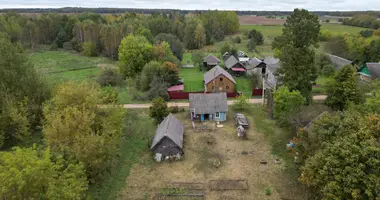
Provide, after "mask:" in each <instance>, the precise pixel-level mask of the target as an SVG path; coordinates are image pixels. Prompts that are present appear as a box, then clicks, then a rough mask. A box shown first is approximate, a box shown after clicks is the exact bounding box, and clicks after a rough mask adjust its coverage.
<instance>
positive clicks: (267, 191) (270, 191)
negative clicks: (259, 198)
mask: <svg viewBox="0 0 380 200" xmlns="http://www.w3.org/2000/svg"><path fill="white" fill-rule="evenodd" d="M265 195H267V196H270V195H272V190H271V189H270V187H269V186H268V187H266V188H265Z"/></svg>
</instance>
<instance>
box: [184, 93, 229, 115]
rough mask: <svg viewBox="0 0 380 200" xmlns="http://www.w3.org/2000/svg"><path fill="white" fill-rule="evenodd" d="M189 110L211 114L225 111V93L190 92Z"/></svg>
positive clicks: (226, 107)
mask: <svg viewBox="0 0 380 200" xmlns="http://www.w3.org/2000/svg"><path fill="white" fill-rule="evenodd" d="M189 102H190V110H191V111H193V112H194V114H213V113H216V112H227V111H228V104H227V94H226V93H208V94H206V93H190V94H189Z"/></svg>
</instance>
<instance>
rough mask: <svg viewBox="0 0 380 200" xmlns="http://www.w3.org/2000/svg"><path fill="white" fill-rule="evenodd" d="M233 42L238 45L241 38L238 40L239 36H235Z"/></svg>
mask: <svg viewBox="0 0 380 200" xmlns="http://www.w3.org/2000/svg"><path fill="white" fill-rule="evenodd" d="M234 42H235V43H237V44H240V42H241V38H240V36H236V37H235V38H234Z"/></svg>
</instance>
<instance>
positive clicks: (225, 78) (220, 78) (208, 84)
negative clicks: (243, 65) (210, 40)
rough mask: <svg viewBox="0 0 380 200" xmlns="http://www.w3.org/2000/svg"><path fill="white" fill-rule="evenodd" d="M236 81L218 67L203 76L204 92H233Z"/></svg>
mask: <svg viewBox="0 0 380 200" xmlns="http://www.w3.org/2000/svg"><path fill="white" fill-rule="evenodd" d="M235 85H236V81H235V79H234V78H233V77H232V76H231V74H230V73H228V72H227V71H226V70H224V69H223V68H221V67H220V66H219V65H217V66H215V67H213V68H212V69H211V70H209V71H208V72H206V73H205V74H204V87H205V92H235Z"/></svg>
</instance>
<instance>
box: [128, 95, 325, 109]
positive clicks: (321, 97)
mask: <svg viewBox="0 0 380 200" xmlns="http://www.w3.org/2000/svg"><path fill="white" fill-rule="evenodd" d="M326 97H327V96H326V95H316V96H313V100H317V101H321V100H325V99H326ZM234 101H235V100H229V101H228V105H232V104H233V103H234ZM249 103H252V104H260V103H262V100H261V99H250V100H249ZM150 106H151V104H124V105H123V107H124V108H131V109H139V108H149V107H150ZM174 106H178V107H189V103H187V102H169V103H168V107H174Z"/></svg>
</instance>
